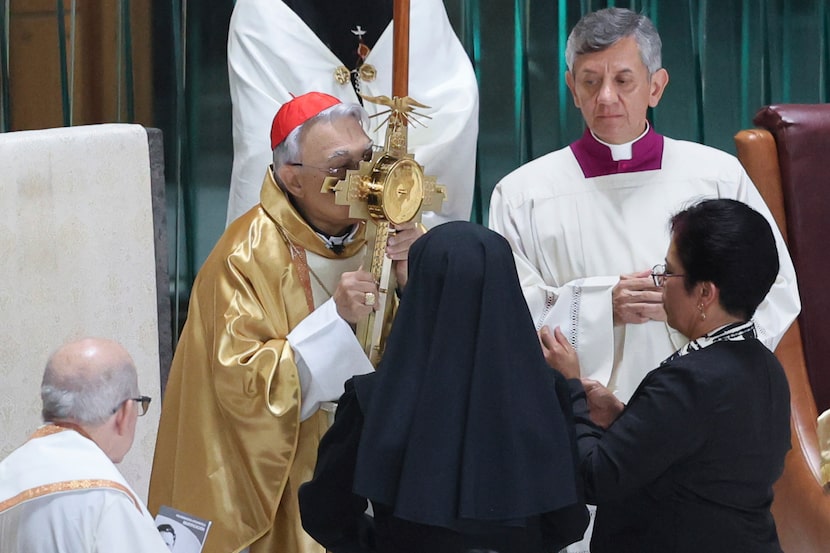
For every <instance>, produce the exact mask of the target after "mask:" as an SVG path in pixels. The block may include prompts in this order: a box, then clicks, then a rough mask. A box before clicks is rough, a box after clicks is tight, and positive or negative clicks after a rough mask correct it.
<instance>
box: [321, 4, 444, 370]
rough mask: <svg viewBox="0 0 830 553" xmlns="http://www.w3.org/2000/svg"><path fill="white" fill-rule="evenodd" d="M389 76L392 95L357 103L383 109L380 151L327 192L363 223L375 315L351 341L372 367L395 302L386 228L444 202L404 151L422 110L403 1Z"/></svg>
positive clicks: (436, 208)
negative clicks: (412, 76)
mask: <svg viewBox="0 0 830 553" xmlns="http://www.w3.org/2000/svg"><path fill="white" fill-rule="evenodd" d="M393 25H394V26H393V31H394V42H393V68H394V69H393V74H392V94H393V97H392V98H389V97H387V96H375V97H371V96H363V99H364V100H366V101H368V102H372V103H375V104H380V105H383V106H386V107H387V108H389V109H387V110H386V111H382V112H380V113H378V114H377V115H376V116H375V117H381V116H384V115H388V117H386V119H385V120H384V121H381V122H380V125H383V123H386V137H385V140H384V144H383V150H381V151H376V152H375V153H374V155H373V156H372V159H371V161H363V162H361V163H360V167H359V168H358V169H357V170H355V171H348V173H347V174H346V178H345V179H344V180H342V181H339V182H338V183H337V184H335V185H334V186H333V190H334V192H335V197H336V199H335V201H336V202H337V203H338V204H340V205H349V206H350V208H349V216H350V217H354V218H359V219H365V220H366V242H367V249H366V257H365V259H364V262H363V267H364V269H366V270H368V271H369V272H371V273H372V275H373V276H374V278H375V282H377V283H378V298H377V300H376V303H377V309H376V310H375V311H373V312H372V313H370V314H369V316H368V317H367V318H364V319H362V320H361V321H360V322H359V323H358V325H357V330H356V334H357V339H358V341H360V343H361V344H362V345H363V349H364V350H365V351H366V355H367V356H368V357H369V360H370V361H371V362H372V365H374V366H377V364H378V362H379V361H380V358H381V356H382V354H383V349H384V346H385V344H386V337H387V335H388V333H389V329H390V327H391V323H392V318H393V317H394V312H395V306H396V304H397V302H396V301H395V299H394V294H395V287H396V280H395V273H394V271H393V270H392V261H391V260H390V259H389V258H388V257H387V256H386V240H387V238H388V237H389V234H390V233H391V232H394V229H392V228H391V227H390V225H391V224H402V223H408V222H410V221H416V222H420V220H421V213H422V212H423V211H435V212H439V211H440V210H441V204H442V203H443V201H444V199H445V197H446V191H445V189H444V187H443V186H439V185H438V184H437V182H436V178H435V177H430V176H426V175H424V168H423V167H422V166H421V165H420V164H419V163H418V162H417V161H415V159H414V156H413V155H412V154H410V153H408V151H407V147H408V138H407V128H408V127H409V126H410V125H413V124H421V125H423V123H422V122H421V120H420V118H422V117H423V118H427V119H428V118H429V117H428V116H426V115H424V114H419V113H418V112H416V111H415V108H427V107H428V106H425V105H423V104H420V103H418V102H417V101H415V100H413V99H412V98H410V97H409V96H408V95H407V94H408V74H409V0H395V4H394V12H393Z"/></svg>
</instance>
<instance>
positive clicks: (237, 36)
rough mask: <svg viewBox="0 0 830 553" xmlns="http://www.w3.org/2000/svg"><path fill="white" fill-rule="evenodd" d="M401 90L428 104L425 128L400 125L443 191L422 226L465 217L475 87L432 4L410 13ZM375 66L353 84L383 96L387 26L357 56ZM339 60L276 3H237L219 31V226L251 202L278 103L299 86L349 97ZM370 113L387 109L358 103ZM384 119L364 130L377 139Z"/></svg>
mask: <svg viewBox="0 0 830 553" xmlns="http://www.w3.org/2000/svg"><path fill="white" fill-rule="evenodd" d="M410 13H411V16H410V49H409V52H410V62H409V96H410V97H412V98H414V99H415V100H417V101H419V102H420V103H422V104H425V105H427V106H430V109H423V110H419V111H423V112H424V113H425V114H427V115H429V116H430V117H431V119H422V121H423V122H424V123H425V124H426V125H427V127H422V126H419V125H414V126H410V128H409V149H410V151H412V152H413V153H414V154H415V159H416V160H417V161H418V162H419V163H420V164H421V165H423V166H424V168H425V170H426V174H427V175H434V176H436V177H438V183H439V184H443V185H446V187H447V196H448V198H447V201H445V202H444V205H443V208H442V210H441V213H440V214H433V213H425V214H424V224H426V225H427V226H428V227H432V226H435V225H437V224H440V223H442V222H446V221H449V220H456V219H461V220H468V219H469V217H470V210H471V207H472V199H473V187H474V184H475V182H474V181H475V150H476V140H477V137H478V85H477V83H476V78H475V74H474V72H473V69H472V65H471V63H470V60H469V58H468V57H467V54H466V53H465V51H464V48H463V47H462V45H461V43H460V42H459V40H458V37H456V35H455V33H454V32H453V29H452V27H451V25H450V22H449V19H448V18H447V14H446V11H445V9H444V5H443V3H442V2H441V0H417V1H415V2H412V5H411V9H410ZM364 63H365V64H371V65H372V66H374V68H375V69H376V70H377V77H376V78H375V79H374V80H372V81H365V80H364V81H361V83H360V87H361V92H362V93H363V94H364V95H369V96H381V95H385V96H390V97H391V96H392V24H391V23H390V24H389V26H388V27H387V28H386V30H385V31H384V32H383V34H382V35H381V36H380V38H379V39H378V40H377V42H376V44H375V46H374V47H373V48H372V51H371V52H370V53H369V55H368V56H367V57H366V59H365V62H364ZM342 65H343V63H342V62H341V61H340V60H339V59H337V57H336V56H335V55H334V54H333V53H332V52H331V50H329V48H328V47H327V46H326V45H325V44H323V42H321V40H320V39H319V38H318V37H317V35H315V34H314V32H313V31H312V30H311V29H310V28H309V27H308V26H307V25H306V24H305V23H304V22H303V20H302V19H301V18H300V17H299V16H298V15H297V14H296V13H294V11H293V10H291V8H289V7H288V6H286V5H285V4H284V3H283V2H282V1H281V0H238V1H237V2H236V6H235V7H234V11H233V15H232V17H231V22H230V30H229V36H228V77H229V81H230V92H231V101H232V103H233V143H234V157H233V173H232V176H231V190H230V197H229V199H228V222H230V221H233V220H234V219H236V218H237V217H238V216H239V215H241V214H242V213H244V212H245V211H247V210H248V209H250V208H251V207H253V206H254V205H255V204H256V203H257V202H259V191H260V188H261V185H262V171H263V170H264V169H265V168H266V167H267V166H268V164H270V163H271V146H270V130H271V121H272V120H273V118H274V115H275V114H276V113H277V110H278V109H279V108H280V106H281V105H282V104H283V103H285V102H287V101H288V100H290V99H291V95H292V94H293V95H295V96H299V95H301V94H305V93H306V92H312V91H317V92H325V93H327V94H331V95H332V96H335V97H337V98H339V99H340V100H342V101H344V102H354V103H357V102H358V97H357V94H356V93H355V91H354V88H353V87H352V84H351V83H350V82H346V83H344V84H339V83H338V82H337V81H336V80H335V77H334V75H335V71H336V70H337V68H338V67H340V66H342ZM364 107H365V108H366V110H367V111H368V112H369V115H374V114H376V113H378V112H381V111H385V110H386V109H387V108H385V107H383V106H378V105H375V104H372V103H370V102H365V106H364ZM382 120H383V117H380V118H376V119H372V120H371V121H372V122H371V129H370V136H372V138H373V139H374V141H375V143H376V144H380V145H382V144H383V137H384V134H383V133H384V129H385V126H384V127H383V128H381V129H380V131H379V132H377V131H375V129H376V127H377V126H378V124H379V123H380V122H381V121H382Z"/></svg>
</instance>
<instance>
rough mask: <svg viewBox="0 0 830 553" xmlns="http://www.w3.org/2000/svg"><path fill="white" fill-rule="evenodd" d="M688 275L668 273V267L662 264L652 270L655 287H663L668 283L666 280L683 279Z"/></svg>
mask: <svg viewBox="0 0 830 553" xmlns="http://www.w3.org/2000/svg"><path fill="white" fill-rule="evenodd" d="M682 276H686V275H681V274H678V273H667V272H666V266H665V265H663V264H662V263H659V264H657V265H655V266H654V267H652V268H651V280H653V281H654V285H655V286H658V287H661V288H662V286H663V284H665V283H666V279H667V278H669V277H682Z"/></svg>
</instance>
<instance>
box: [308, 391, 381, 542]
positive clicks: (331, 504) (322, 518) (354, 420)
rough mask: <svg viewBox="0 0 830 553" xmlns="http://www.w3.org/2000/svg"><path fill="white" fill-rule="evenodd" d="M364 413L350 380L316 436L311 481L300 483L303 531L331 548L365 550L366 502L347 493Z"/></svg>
mask: <svg viewBox="0 0 830 553" xmlns="http://www.w3.org/2000/svg"><path fill="white" fill-rule="evenodd" d="M362 429H363V413H362V411H361V409H360V404H359V403H358V401H357V395H356V394H355V391H354V386H353V384H352V381H351V380H348V381H346V386H345V392H344V393H343V396H342V397H341V398H340V400H339V402H338V405H337V412H336V414H335V419H334V424H333V425H332V426H331V428H329V430H328V432H326V434H325V435H324V436H323V439H322V440H321V441H320V448H319V450H318V453H317V466H316V467H315V468H314V477H313V478H312V479H311V481H309V482H307V483H305V484H303V485H302V486H300V492H299V499H300V515H301V518H302V522H303V528H304V529H305V531H306V532H308V534H309V535H310V536H311V537H313V538H314V539H315V540H317V541H318V542H319V543H320V544H321V545H323V546H324V547H325V548H326V549H327V550H329V551H331V552H333V553H369V552H372V551H374V550H375V547H374V522H373V520H372V517H370V516H369V515H367V514H366V512H365V511H366V507H367V505H368V502H367V501H366V499H365V498H362V497H360V496H357V495H355V494H354V493H352V483H353V480H354V468H355V461H356V458H357V449H358V445H359V444H360V434H361V432H362Z"/></svg>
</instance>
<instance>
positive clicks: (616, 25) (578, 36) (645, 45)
mask: <svg viewBox="0 0 830 553" xmlns="http://www.w3.org/2000/svg"><path fill="white" fill-rule="evenodd" d="M629 36H633V37H634V40H636V41H637V47H638V48H639V49H640V59H642V60H643V63H644V64H645V66H646V67H647V68H648V74H649V76H651V75H653V74H654V72H655V71H657V70H658V69H660V68H661V67H662V66H663V65H662V63H663V60H662V57H661V53H660V52H661V50H662V48H663V42H662V41H661V40H660V35H659V33H658V32H657V29H655V28H654V24H653V23H652V22H651V20H650V19H649V18H648V17H646V16H645V15H643V14H640V13H635V12H633V11H631V10H627V9H625V8H606V9H604V10H598V11H595V12H592V13H589V14H587V15H585V16H584V17H583V18H582V19H580V20H579V22H578V23H577V24H576V26H574V28H573V30H572V31H571V34H570V35H569V36H568V45H567V47H566V48H565V61H566V62H567V64H568V71H571V72H572V71H573V68H574V62H575V61H576V57H577V56H580V55H582V54H590V53H591V52H601V51H602V50H605V49H606V48H609V47H610V46H613V45H614V44H616V43H617V41H619V40H621V39H623V38H626V37H629Z"/></svg>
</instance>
